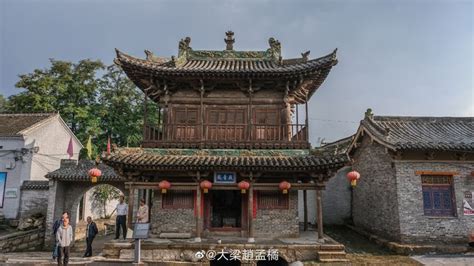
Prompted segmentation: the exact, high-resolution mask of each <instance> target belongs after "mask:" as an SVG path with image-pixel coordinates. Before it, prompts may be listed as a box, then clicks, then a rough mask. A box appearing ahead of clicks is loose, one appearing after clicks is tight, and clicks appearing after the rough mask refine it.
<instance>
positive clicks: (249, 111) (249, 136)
mask: <svg viewBox="0 0 474 266" xmlns="http://www.w3.org/2000/svg"><path fill="white" fill-rule="evenodd" d="M248 93H249V106H248V108H247V127H248V129H247V140H251V139H252V94H253V88H252V80H251V79H250V80H249V89H248Z"/></svg>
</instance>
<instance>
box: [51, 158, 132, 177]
mask: <svg viewBox="0 0 474 266" xmlns="http://www.w3.org/2000/svg"><path fill="white" fill-rule="evenodd" d="M94 167H96V164H95V162H94V161H79V163H77V164H75V163H74V164H71V163H67V164H63V165H62V166H61V167H60V168H59V169H57V170H56V171H53V172H51V173H49V174H47V175H46V178H48V179H54V180H61V181H90V177H89V174H88V172H89V170H90V169H92V168H94ZM98 168H99V169H100V170H101V171H102V176H101V177H99V181H124V180H125V179H124V178H122V177H121V176H119V175H118V174H116V173H115V171H114V170H113V169H112V168H111V167H110V166H108V165H105V164H99V165H98Z"/></svg>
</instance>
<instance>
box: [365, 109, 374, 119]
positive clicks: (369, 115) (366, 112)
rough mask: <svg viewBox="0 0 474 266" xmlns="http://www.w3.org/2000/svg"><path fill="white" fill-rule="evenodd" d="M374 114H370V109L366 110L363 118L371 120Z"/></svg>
mask: <svg viewBox="0 0 474 266" xmlns="http://www.w3.org/2000/svg"><path fill="white" fill-rule="evenodd" d="M373 117H374V113H372V108H368V109H367V111H365V118H373Z"/></svg>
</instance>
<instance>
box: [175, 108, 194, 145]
mask: <svg viewBox="0 0 474 266" xmlns="http://www.w3.org/2000/svg"><path fill="white" fill-rule="evenodd" d="M198 115H199V112H198V109H196V108H187V107H180V108H175V109H174V121H175V124H174V125H173V127H171V128H170V130H171V134H172V135H173V136H174V138H175V139H176V140H194V139H196V138H197V131H198V128H197V124H198Z"/></svg>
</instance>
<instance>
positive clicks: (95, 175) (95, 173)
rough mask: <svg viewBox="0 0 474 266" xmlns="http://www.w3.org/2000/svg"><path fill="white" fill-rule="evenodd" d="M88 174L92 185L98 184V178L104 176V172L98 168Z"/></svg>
mask: <svg viewBox="0 0 474 266" xmlns="http://www.w3.org/2000/svg"><path fill="white" fill-rule="evenodd" d="M88 174H89V176H90V177H91V182H92V183H97V178H98V177H100V176H101V175H102V171H100V170H99V169H98V168H96V167H94V168H92V169H90V170H89V172H88Z"/></svg>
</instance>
